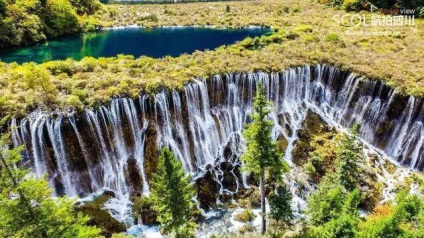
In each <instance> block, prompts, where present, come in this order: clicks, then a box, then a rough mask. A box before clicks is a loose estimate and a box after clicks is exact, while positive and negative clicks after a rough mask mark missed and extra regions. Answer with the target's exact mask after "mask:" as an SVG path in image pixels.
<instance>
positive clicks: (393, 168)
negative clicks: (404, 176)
mask: <svg viewBox="0 0 424 238" xmlns="http://www.w3.org/2000/svg"><path fill="white" fill-rule="evenodd" d="M383 166H384V169H386V171H387V172H388V173H390V174H394V173H395V172H396V170H397V166H396V165H394V164H393V163H392V162H390V161H388V160H384V165H383Z"/></svg>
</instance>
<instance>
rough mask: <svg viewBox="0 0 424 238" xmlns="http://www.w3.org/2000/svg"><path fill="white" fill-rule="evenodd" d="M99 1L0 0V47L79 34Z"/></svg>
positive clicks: (98, 6)
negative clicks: (85, 20)
mask: <svg viewBox="0 0 424 238" xmlns="http://www.w3.org/2000/svg"><path fill="white" fill-rule="evenodd" d="M100 6H101V4H100V2H99V0H0V48H6V47H13V46H20V45H30V44H33V43H36V42H41V41H44V40H46V39H47V38H51V37H57V36H62V35H66V34H71V33H75V32H79V31H81V29H82V28H83V27H88V26H84V24H83V22H84V21H83V19H85V18H87V16H89V15H91V14H93V13H94V12H95V11H97V10H98V9H99V8H100Z"/></svg>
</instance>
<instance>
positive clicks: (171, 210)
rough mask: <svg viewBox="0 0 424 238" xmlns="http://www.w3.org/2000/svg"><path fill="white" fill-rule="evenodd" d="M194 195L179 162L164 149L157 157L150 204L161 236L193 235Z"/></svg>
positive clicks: (187, 177)
mask: <svg viewBox="0 0 424 238" xmlns="http://www.w3.org/2000/svg"><path fill="white" fill-rule="evenodd" d="M194 195H195V191H194V188H193V187H192V185H191V184H190V177H189V176H188V175H186V174H185V172H184V169H183V167H182V164H181V162H180V161H179V160H178V159H177V158H176V157H175V155H174V154H173V153H172V152H171V151H170V150H169V149H166V148H164V149H163V150H162V152H161V155H160V157H159V163H158V171H157V173H155V174H153V178H152V181H151V202H152V205H153V206H152V207H153V209H154V210H155V211H156V212H157V215H158V221H159V222H160V224H161V229H162V230H163V232H164V233H165V234H172V235H174V236H176V237H193V236H194V230H195V228H196V224H195V223H194V222H193V214H194V210H195V209H196V206H195V204H194V202H193V201H192V198H193V197H194Z"/></svg>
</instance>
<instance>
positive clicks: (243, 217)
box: [234, 209, 256, 222]
mask: <svg viewBox="0 0 424 238" xmlns="http://www.w3.org/2000/svg"><path fill="white" fill-rule="evenodd" d="M255 217H256V215H255V214H254V213H253V212H252V210H250V209H244V210H243V211H241V212H240V213H238V214H237V215H235V217H234V219H235V220H236V221H241V222H250V221H253V219H255Z"/></svg>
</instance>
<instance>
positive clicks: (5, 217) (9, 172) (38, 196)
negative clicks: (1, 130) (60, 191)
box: [0, 137, 100, 238]
mask: <svg viewBox="0 0 424 238" xmlns="http://www.w3.org/2000/svg"><path fill="white" fill-rule="evenodd" d="M6 138H7V137H3V138H2V140H1V143H0V150H1V151H0V236H1V237H87V238H89V237H90V238H91V237H99V233H100V229H98V228H96V227H91V226H86V225H85V224H86V223H87V221H88V219H89V218H88V217H86V216H83V215H82V214H81V213H75V211H74V200H72V199H69V198H68V197H60V198H53V197H52V190H51V189H50V188H49V187H48V182H47V181H46V180H45V179H44V178H41V179H37V178H35V177H34V176H32V175H30V174H28V171H27V170H25V169H22V168H21V167H20V166H19V163H20V162H21V159H22V158H21V155H20V151H21V148H16V149H12V150H9V149H6V148H7V146H6V142H7V141H8V140H7V139H6ZM17 164H18V166H16V165H17Z"/></svg>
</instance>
